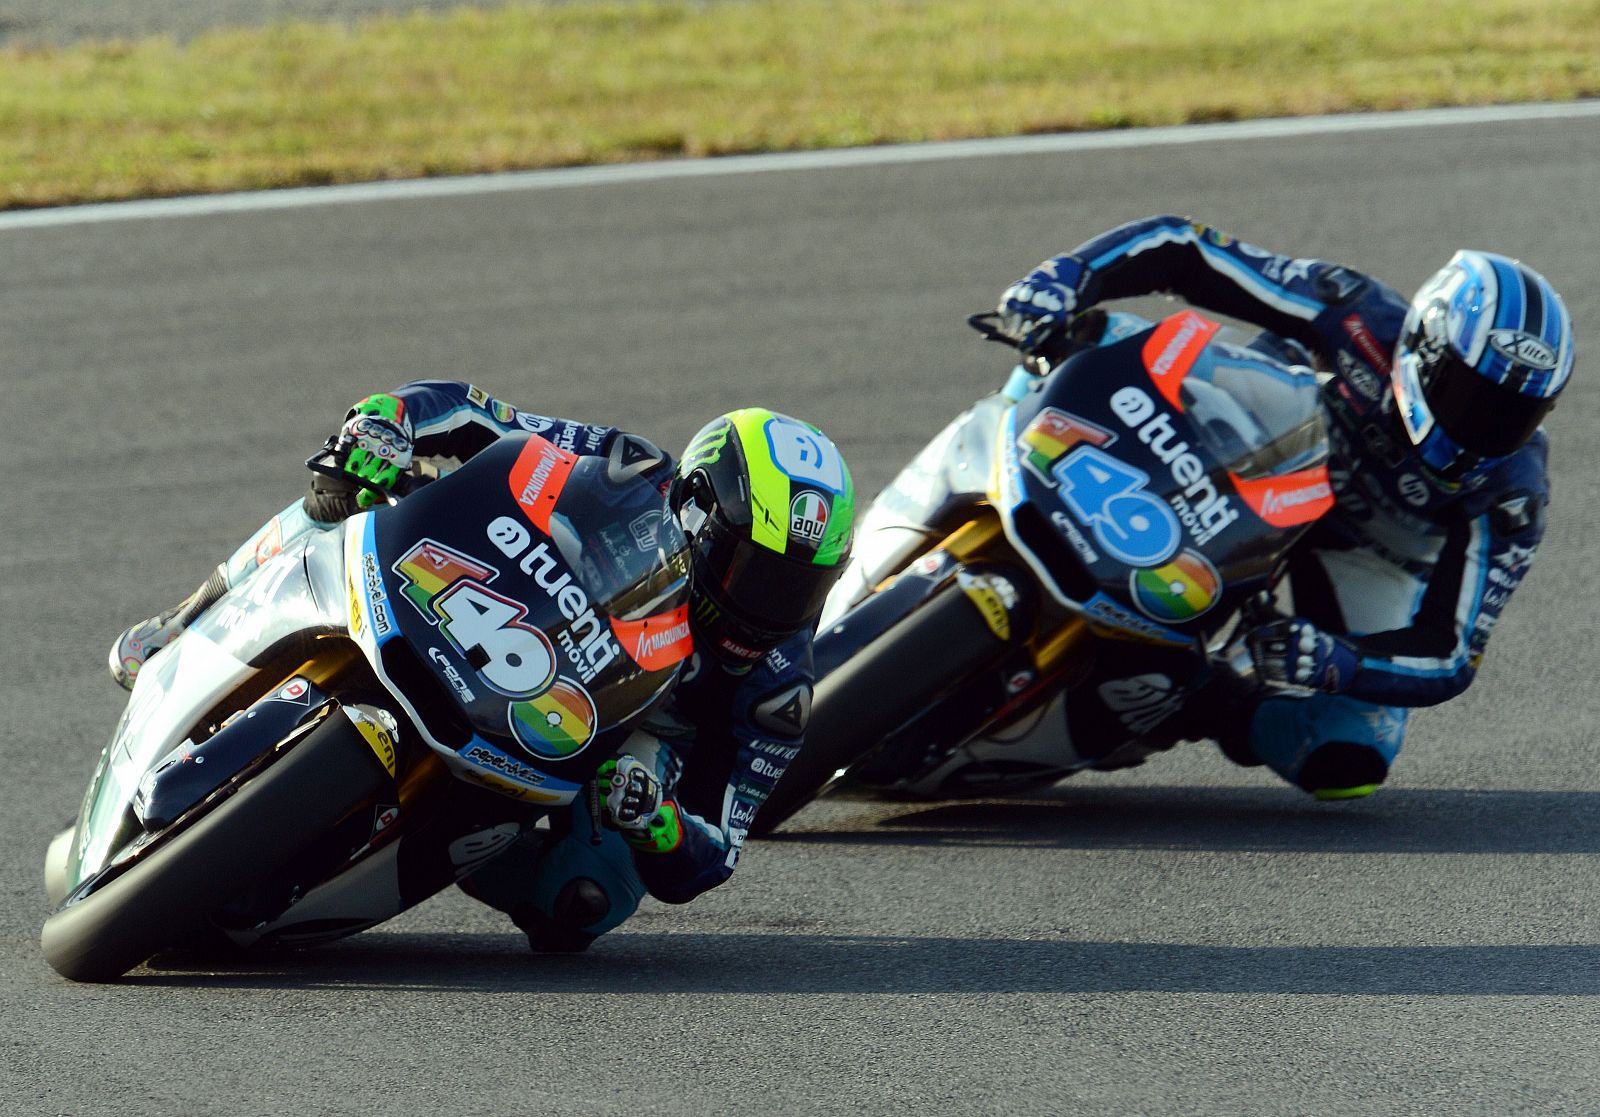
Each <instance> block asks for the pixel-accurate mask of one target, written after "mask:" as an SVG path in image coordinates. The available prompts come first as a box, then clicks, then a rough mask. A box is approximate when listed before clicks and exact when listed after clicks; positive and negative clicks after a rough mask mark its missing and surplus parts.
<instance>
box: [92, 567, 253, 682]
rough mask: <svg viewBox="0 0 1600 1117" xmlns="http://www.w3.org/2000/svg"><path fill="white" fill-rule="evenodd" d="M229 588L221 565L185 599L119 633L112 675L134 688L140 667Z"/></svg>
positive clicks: (117, 680) (113, 646)
mask: <svg viewBox="0 0 1600 1117" xmlns="http://www.w3.org/2000/svg"><path fill="white" fill-rule="evenodd" d="M227 590H228V583H227V579H226V577H225V575H224V573H223V571H222V570H221V569H220V568H219V569H217V570H216V571H214V572H213V573H212V575H211V577H210V578H208V579H207V580H206V584H205V585H203V586H201V587H200V588H199V589H197V590H195V591H194V592H193V593H191V594H190V595H189V596H188V597H186V598H184V599H183V601H182V602H181V603H179V604H177V605H175V606H173V607H172V608H171V609H168V610H167V611H166V612H164V613H158V614H156V615H155V616H153V617H151V618H150V619H149V620H145V621H140V622H139V623H138V624H136V625H134V626H133V627H132V628H130V629H128V630H127V631H125V632H123V634H122V635H121V636H118V637H117V639H116V642H115V643H113V644H112V645H111V662H110V666H111V677H112V679H114V680H115V681H116V684H117V685H118V686H119V687H121V688H122V689H123V690H132V689H133V683H134V680H135V679H137V678H138V677H139V670H140V668H142V667H143V666H144V665H145V664H146V663H148V662H149V660H150V657H151V656H153V655H155V654H156V653H157V652H159V651H160V650H161V649H162V648H164V647H166V646H167V645H168V644H170V643H172V642H173V641H174V640H176V639H177V638H178V636H179V634H180V633H182V632H183V630H184V629H186V628H188V627H189V626H190V625H191V624H193V623H194V622H195V620H196V619H198V618H199V616H200V614H201V613H204V612H205V611H206V610H207V609H209V608H211V606H213V605H215V604H216V603H217V601H218V599H219V598H221V597H222V595H223V594H224V593H226V592H227Z"/></svg>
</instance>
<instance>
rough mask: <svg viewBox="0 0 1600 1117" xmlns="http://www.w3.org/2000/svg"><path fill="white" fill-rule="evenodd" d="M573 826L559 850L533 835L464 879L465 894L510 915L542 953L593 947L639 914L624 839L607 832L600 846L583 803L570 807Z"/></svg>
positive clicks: (638, 891)
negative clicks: (636, 912)
mask: <svg viewBox="0 0 1600 1117" xmlns="http://www.w3.org/2000/svg"><path fill="white" fill-rule="evenodd" d="M571 821H572V830H571V832H570V833H569V834H568V835H567V836H566V837H565V838H562V839H561V840H560V841H558V842H556V843H555V844H554V845H553V846H549V847H548V848H544V847H542V843H541V841H540V835H539V834H538V832H537V831H535V832H530V833H529V834H526V835H524V836H523V837H521V838H519V839H518V840H517V841H515V842H513V843H512V844H511V846H510V847H509V848H508V849H507V850H506V851H505V852H504V853H502V854H500V855H499V856H498V857H496V858H495V859H494V860H492V861H490V862H489V863H488V864H487V865H485V866H484V867H483V868H481V869H479V870H477V871H476V872H474V873H473V874H472V875H471V876H469V877H467V878H465V879H464V880H462V881H461V890H462V891H463V892H465V893H466V894H467V895H469V896H471V897H472V898H473V899H475V900H479V901H481V902H482V903H485V904H488V905H489V906H490V907H493V908H498V909H499V910H500V911H503V912H505V913H506V914H507V915H509V916H510V917H511V921H512V922H513V923H515V924H516V925H517V926H518V927H520V928H521V929H522V930H523V931H524V932H526V933H527V936H528V945H529V946H531V947H532V948H533V949H534V950H536V951H539V952H541V953H574V952H577V951H581V950H586V949H588V947H589V944H590V943H592V942H594V940H595V939H596V938H598V937H599V936H601V935H603V934H605V933H606V932H607V931H609V930H611V929H612V928H613V927H615V926H617V925H618V924H620V923H622V922H623V921H624V920H625V919H627V918H628V917H629V916H631V915H632V914H633V913H634V912H635V911H636V910H638V907H639V901H640V900H641V899H643V898H644V894H645V889H644V882H643V881H641V880H640V879H639V873H638V870H636V869H635V868H634V866H633V850H632V849H630V848H629V847H628V843H627V842H625V841H623V840H622V837H621V835H619V834H618V833H617V832H616V831H614V830H606V829H602V830H601V831H600V841H599V843H598V844H597V843H595V842H594V841H593V840H592V839H593V835H594V828H593V823H592V821H591V819H590V817H589V811H588V809H587V807H585V806H584V805H583V804H582V803H575V804H574V805H573V806H572V808H571Z"/></svg>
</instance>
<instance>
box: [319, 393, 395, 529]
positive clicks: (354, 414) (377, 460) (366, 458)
mask: <svg viewBox="0 0 1600 1117" xmlns="http://www.w3.org/2000/svg"><path fill="white" fill-rule="evenodd" d="M412 449H413V443H412V437H411V420H409V419H407V418H406V417H405V404H403V403H402V402H401V401H400V400H399V399H397V398H395V397H394V396H389V395H375V396H368V397H367V398H366V399H364V400H362V401H361V402H360V403H358V404H356V405H355V406H354V407H352V408H351V409H350V413H349V414H348V415H347V416H345V421H344V426H343V427H341V428H340V430H339V438H338V440H337V441H336V442H335V443H334V452H335V453H336V454H338V455H340V456H341V457H343V459H344V471H345V472H346V473H347V474H349V475H350V476H351V477H358V478H360V479H362V480H364V481H367V482H368V483H370V484H373V485H376V486H377V487H378V488H380V489H383V490H384V491H385V492H392V491H393V490H394V487H395V485H396V483H398V482H399V480H400V475H401V474H403V473H404V472H405V471H406V470H407V469H409V468H410V467H411V458H412ZM381 500H382V497H380V496H378V494H377V493H374V492H373V491H372V490H371V489H367V488H362V489H361V491H360V492H359V493H358V494H357V495H356V503H357V504H358V505H359V506H360V507H362V508H371V507H373V506H374V505H376V504H378V503H380V502H381Z"/></svg>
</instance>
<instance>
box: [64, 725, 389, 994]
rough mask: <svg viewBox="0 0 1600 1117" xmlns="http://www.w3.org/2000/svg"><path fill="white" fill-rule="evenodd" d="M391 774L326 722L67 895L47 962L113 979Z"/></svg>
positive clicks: (358, 741)
mask: <svg viewBox="0 0 1600 1117" xmlns="http://www.w3.org/2000/svg"><path fill="white" fill-rule="evenodd" d="M387 775H388V774H387V773H386V772H385V771H384V769H383V767H382V766H381V765H380V764H379V762H378V760H377V758H376V756H374V754H373V752H372V750H371V749H370V748H369V747H368V746H367V744H366V743H365V741H363V740H362V738H361V737H360V735H359V734H357V732H356V731H355V729H354V728H353V727H352V726H351V724H350V722H349V721H348V719H346V718H343V717H330V718H327V719H326V720H324V722H323V723H322V724H321V725H320V726H318V727H317V728H316V729H314V730H312V731H311V732H310V733H308V734H306V735H305V736H304V737H303V738H302V739H301V740H300V741H298V742H295V743H294V744H292V745H291V746H290V747H289V748H288V750H287V752H286V753H285V754H284V755H283V756H281V757H280V758H278V759H277V760H276V761H275V762H273V763H272V764H271V765H270V766H268V767H267V768H266V769H264V770H262V771H260V772H258V773H256V774H255V775H254V776H252V777H251V778H249V779H248V780H247V781H246V782H245V783H244V785H243V786H242V787H240V788H239V789H238V790H237V791H235V792H234V793H233V794H232V795H230V796H229V797H228V798H226V799H225V800H223V801H222V802H221V803H220V804H219V805H217V806H216V807H215V808H214V809H212V810H211V811H210V812H209V813H207V814H206V815H204V816H203V817H201V818H200V819H198V820H197V821H195V822H194V823H193V824H192V825H190V826H188V827H186V828H185V829H183V830H181V831H180V832H178V833H176V834H174V835H173V836H172V837H171V838H170V839H168V840H165V841H162V842H160V843H158V844H157V845H156V846H155V847H154V848H152V849H151V850H149V851H148V852H147V853H145V854H142V855H141V856H140V857H139V859H138V860H137V861H136V862H135V863H134V864H132V865H131V866H128V867H127V868H126V869H125V870H124V871H122V872H121V873H120V874H119V875H117V876H116V877H115V878H114V879H112V880H110V881H108V882H106V883H105V884H103V885H101V886H100V887H97V888H93V889H91V890H87V891H85V890H84V889H79V890H78V893H77V894H76V895H78V898H76V899H74V898H72V897H69V898H68V900H67V903H66V904H65V906H63V907H62V908H61V909H60V910H59V911H57V912H56V913H55V914H54V915H52V916H50V918H49V919H47V920H46V921H45V924H44V928H43V930H42V931H41V932H40V936H39V939H40V946H41V947H42V948H43V951H44V956H45V960H46V961H47V962H49V963H50V966H51V967H52V968H53V969H54V970H55V971H56V972H57V973H59V974H61V976H63V977H66V978H69V979H71V980H73V981H114V980H116V979H117V978H119V977H121V976H122V975H123V974H125V973H127V972H128V971H129V970H131V969H133V968H134V967H135V966H137V965H139V963H141V962H143V961H145V960H146V959H148V958H149V957H150V956H151V955H153V954H156V953H157V952H159V951H161V950H164V949H166V948H167V947H169V946H172V945H173V944H175V943H177V942H180V941H182V940H183V939H184V938H186V937H187V936H189V935H191V934H192V933H194V932H195V931H196V930H197V929H200V928H201V927H202V926H203V925H204V924H205V923H206V921H207V920H209V918H210V917H211V915H212V914H213V913H215V912H216V911H217V910H218V909H220V908H221V907H222V906H223V905H224V904H226V903H227V902H228V901H229V900H230V899H232V898H233V897H234V896H235V895H237V894H238V893H239V891H240V890H241V889H242V888H246V887H248V886H249V884H250V883H251V882H253V881H256V880H259V879H261V878H263V877H265V876H268V875H269V874H272V873H275V872H278V871H281V870H283V869H285V868H288V867H289V866H290V865H292V864H293V863H294V861H295V859H296V858H297V857H299V856H300V855H301V854H302V852H303V851H304V850H305V848H306V847H307V846H308V845H310V844H312V843H314V842H315V841H316V839H317V838H319V837H321V836H322V835H324V834H325V833H327V831H329V830H331V829H333V828H334V827H335V826H337V825H338V824H339V823H340V822H341V821H342V820H343V819H344V818H345V817H346V816H348V815H349V813H350V811H351V810H352V809H354V808H355V807H356V806H357V805H358V804H360V803H362V802H364V801H365V800H366V799H368V798H369V797H371V796H373V795H376V794H377V793H378V792H379V791H380V790H381V789H382V788H383V786H384V781H385V780H386V778H387Z"/></svg>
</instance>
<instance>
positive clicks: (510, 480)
mask: <svg viewBox="0 0 1600 1117" xmlns="http://www.w3.org/2000/svg"><path fill="white" fill-rule="evenodd" d="M658 481H659V477H655V476H653V475H652V476H649V477H647V476H645V473H644V472H643V471H641V470H639V469H638V468H637V463H631V464H630V463H627V462H622V461H620V460H619V459H618V456H617V455H616V454H613V455H611V456H610V457H601V456H579V455H576V454H573V453H571V452H569V451H566V450H563V449H561V448H560V447H558V446H556V445H555V444H554V443H551V442H549V441H547V440H545V439H543V438H540V437H538V436H537V435H526V436H524V435H513V436H510V437H508V438H504V439H502V440H500V441H499V442H497V443H495V444H494V445H492V446H490V447H489V448H487V449H485V450H483V451H482V452H480V453H479V454H477V455H476V456H474V457H473V458H472V459H471V460H470V461H469V462H468V463H467V464H466V465H465V466H463V467H462V468H461V469H459V470H457V471H456V472H454V473H452V474H450V475H449V476H447V477H445V478H443V479H441V480H439V481H436V482H434V483H433V484H431V485H428V486H426V487H425V488H423V489H421V490H420V491H418V492H416V493H413V494H412V495H410V496H408V497H407V498H406V499H405V500H403V501H402V502H401V503H400V504H399V505H397V506H395V507H393V508H389V509H381V510H379V511H377V512H375V513H374V514H372V515H371V516H370V517H368V520H369V523H368V524H367V526H366V527H365V529H363V532H362V536H363V537H362V538H360V539H359V541H354V542H353V543H352V556H351V557H352V559H353V560H354V564H353V565H352V566H351V567H350V595H351V601H352V622H351V627H352V634H353V635H355V636H356V638H357V639H358V641H361V642H363V644H364V646H366V647H368V648H369V655H370V654H371V652H374V651H375V652H376V653H377V654H376V656H375V657H374V664H375V666H377V667H378V669H379V670H380V672H381V673H382V674H383V675H384V677H385V681H386V682H388V683H389V685H390V686H391V688H392V689H394V690H395V691H396V693H397V695H398V696H400V697H402V698H403V700H404V701H405V702H407V703H408V704H409V706H410V707H411V713H412V714H413V717H414V719H415V720H416V721H417V722H418V723H419V726H420V727H421V728H422V729H423V731H424V732H425V733H426V734H427V735H428V736H429V738H430V743H432V744H433V745H434V746H435V747H436V748H438V749H440V750H441V751H443V752H445V753H446V754H447V755H449V757H450V758H451V760H452V767H453V768H455V770H456V771H458V773H460V774H462V775H464V776H466V777H467V778H469V779H474V780H476V781H477V782H480V783H485V784H488V785H490V786H493V787H495V788H496V789H497V790H501V791H505V792H507V793H509V794H513V795H515V796H517V797H518V798H524V799H530V800H535V801H541V802H553V801H562V800H566V799H570V798H571V797H572V796H573V795H574V794H575V793H576V791H577V790H578V788H580V787H581V786H582V784H583V783H584V782H585V781H586V780H587V779H588V778H589V777H590V775H591V774H592V772H593V770H594V768H595V767H596V766H598V765H599V764H600V763H601V762H602V761H603V760H604V759H605V758H606V757H607V756H608V755H609V754H610V752H611V751H612V750H613V749H614V747H615V744H616V743H619V742H620V741H621V740H622V739H623V738H624V737H625V736H626V734H627V732H628V731H629V729H630V728H631V727H632V726H633V725H634V724H635V723H636V722H637V721H638V720H639V719H640V717H641V716H642V715H643V714H644V713H645V712H646V711H648V710H649V709H650V708H651V707H652V706H653V705H654V704H655V703H656V702H657V701H658V700H660V699H661V698H663V697H664V696H665V694H666V693H667V692H668V690H669V689H670V686H671V684H672V682H673V680H674V679H675V678H676V676H677V673H678V671H679V670H680V668H681V666H682V664H683V662H684V661H685V660H686V659H687V658H688V656H689V655H690V654H691V652H692V650H693V645H692V642H691V639H690V636H689V624H688V596H689V563H688V540H687V539H686V538H685V537H684V535H683V532H682V531H681V529H680V528H679V527H678V525H677V522H676V520H675V518H674V517H673V516H672V515H671V514H670V513H669V511H668V509H667V507H666V500H665V497H664V495H663V494H662V492H661V491H660V489H659V488H658V487H657V483H658Z"/></svg>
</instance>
